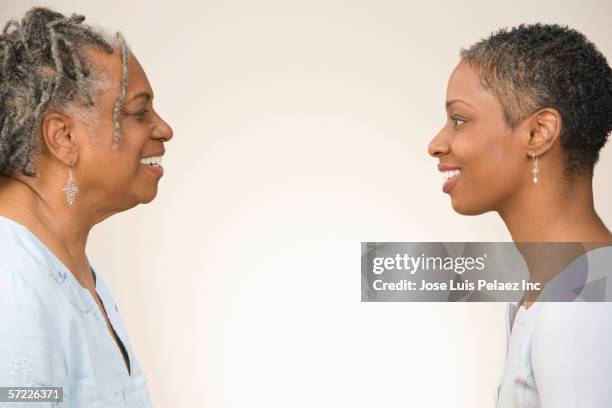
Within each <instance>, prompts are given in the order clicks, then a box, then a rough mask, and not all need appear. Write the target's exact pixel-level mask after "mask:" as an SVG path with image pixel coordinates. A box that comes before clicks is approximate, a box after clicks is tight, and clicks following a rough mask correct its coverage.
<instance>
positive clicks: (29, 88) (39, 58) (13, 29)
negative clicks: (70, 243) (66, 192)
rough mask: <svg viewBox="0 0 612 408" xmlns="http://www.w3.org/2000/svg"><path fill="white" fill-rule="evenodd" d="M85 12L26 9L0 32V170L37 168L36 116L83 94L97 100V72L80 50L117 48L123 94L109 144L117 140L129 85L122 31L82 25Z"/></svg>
mask: <svg viewBox="0 0 612 408" xmlns="http://www.w3.org/2000/svg"><path fill="white" fill-rule="evenodd" d="M83 20H85V16H82V15H79V14H72V15H71V16H70V17H66V16H64V15H63V14H61V13H58V12H55V11H53V10H51V9H49V8H46V7H33V8H31V9H30V10H28V11H27V12H26V14H25V16H24V17H23V18H22V20H21V22H19V21H17V20H11V21H9V22H8V23H6V25H5V26H4V29H3V30H2V32H0V174H2V175H5V176H12V175H13V172H15V171H19V172H21V173H22V174H24V175H26V176H29V177H36V176H37V173H36V172H35V171H34V170H33V169H32V168H31V167H32V160H33V158H34V157H36V156H37V155H38V153H39V151H40V137H39V136H40V134H39V133H40V132H39V130H40V129H39V128H40V121H41V118H42V117H43V115H44V114H45V113H46V112H47V111H48V110H50V109H63V108H66V107H67V106H69V105H70V104H71V103H72V102H74V101H75V96H77V95H78V96H80V97H82V98H83V99H84V100H85V102H86V104H87V106H89V107H91V106H94V105H95V101H94V98H93V97H92V91H95V89H94V88H95V86H94V85H95V83H96V81H95V80H97V79H98V78H95V77H98V76H99V75H97V74H101V73H98V72H95V70H93V69H92V64H91V63H90V62H91V61H88V60H87V57H86V55H85V53H84V52H83V49H86V48H87V47H88V46H90V45H97V46H100V47H101V49H103V50H104V51H105V52H106V53H108V54H112V53H113V52H114V47H115V46H117V47H118V48H120V50H121V58H122V62H123V70H122V78H121V94H120V96H119V98H118V99H117V101H116V103H115V110H114V112H113V117H114V122H115V123H114V126H115V129H114V137H113V148H115V147H116V145H117V143H118V141H119V135H120V128H119V109H120V107H121V105H122V104H123V99H124V97H125V90H126V86H127V53H128V48H127V44H126V42H125V40H124V38H123V36H122V35H121V33H116V36H115V38H112V37H110V36H109V35H108V34H107V33H106V32H105V31H103V30H102V29H97V28H93V27H91V26H89V25H86V24H82V23H83Z"/></svg>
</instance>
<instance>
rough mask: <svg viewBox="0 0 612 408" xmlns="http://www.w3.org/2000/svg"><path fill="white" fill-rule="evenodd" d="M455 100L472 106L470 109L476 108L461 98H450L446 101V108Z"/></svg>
mask: <svg viewBox="0 0 612 408" xmlns="http://www.w3.org/2000/svg"><path fill="white" fill-rule="evenodd" d="M456 102H461V103H464V104H466V105H467V106H469V107H470V108H472V109H476V108H474V107H473V106H472V105H470V104H469V103H467V102H466V101H464V100H462V99H451V100H450V101H446V109H448V108H449V107H450V106H451V105H452V104H453V103H456Z"/></svg>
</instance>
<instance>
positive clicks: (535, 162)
mask: <svg viewBox="0 0 612 408" xmlns="http://www.w3.org/2000/svg"><path fill="white" fill-rule="evenodd" d="M531 157H532V158H533V169H531V172H532V173H533V184H535V183H537V182H538V173H539V172H540V169H539V167H538V158H537V157H536V156H535V152H531Z"/></svg>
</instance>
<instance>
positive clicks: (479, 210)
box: [451, 197, 490, 215]
mask: <svg viewBox="0 0 612 408" xmlns="http://www.w3.org/2000/svg"><path fill="white" fill-rule="evenodd" d="M451 205H452V207H453V210H455V212H456V213H457V214H461V215H480V214H484V213H486V212H489V211H490V209H488V208H484V207H483V206H480V205H476V204H475V203H469V202H466V201H465V200H460V199H457V198H453V197H451Z"/></svg>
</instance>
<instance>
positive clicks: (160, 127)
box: [153, 117, 174, 142]
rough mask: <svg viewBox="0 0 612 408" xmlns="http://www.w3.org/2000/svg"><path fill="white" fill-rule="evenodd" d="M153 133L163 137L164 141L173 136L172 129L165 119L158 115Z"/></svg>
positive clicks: (157, 136)
mask: <svg viewBox="0 0 612 408" xmlns="http://www.w3.org/2000/svg"><path fill="white" fill-rule="evenodd" d="M153 134H154V136H155V137H156V138H160V139H164V141H166V142H168V141H169V140H170V139H172V137H173V136H174V131H173V130H172V127H171V126H170V125H169V124H168V123H167V122H166V121H165V120H163V119H162V118H161V117H159V123H158V124H157V126H156V127H155V131H154V132H153Z"/></svg>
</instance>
